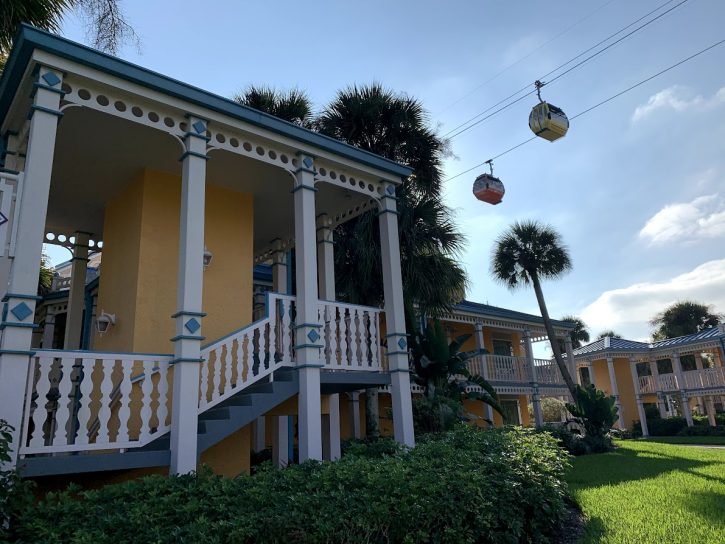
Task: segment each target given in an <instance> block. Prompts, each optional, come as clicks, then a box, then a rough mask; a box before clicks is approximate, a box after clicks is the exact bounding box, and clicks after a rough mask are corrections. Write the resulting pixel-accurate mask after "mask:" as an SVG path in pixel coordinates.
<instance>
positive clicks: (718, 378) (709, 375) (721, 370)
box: [682, 367, 725, 389]
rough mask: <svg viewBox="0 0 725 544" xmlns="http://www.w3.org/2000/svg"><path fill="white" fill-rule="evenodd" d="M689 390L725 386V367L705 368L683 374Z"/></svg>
mask: <svg viewBox="0 0 725 544" xmlns="http://www.w3.org/2000/svg"><path fill="white" fill-rule="evenodd" d="M682 375H683V378H684V379H685V387H686V388H687V389H707V388H711V387H723V386H725V367H714V368H703V369H702V370H690V371H688V372H683V373H682Z"/></svg>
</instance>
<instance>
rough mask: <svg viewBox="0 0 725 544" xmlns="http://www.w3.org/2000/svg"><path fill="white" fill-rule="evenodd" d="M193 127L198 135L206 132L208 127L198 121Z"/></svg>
mask: <svg viewBox="0 0 725 544" xmlns="http://www.w3.org/2000/svg"><path fill="white" fill-rule="evenodd" d="M191 126H192V127H194V130H195V131H196V133H197V134H201V133H202V132H206V125H205V124H204V123H202V122H201V121H197V122H196V123H194V124H193V125H191Z"/></svg>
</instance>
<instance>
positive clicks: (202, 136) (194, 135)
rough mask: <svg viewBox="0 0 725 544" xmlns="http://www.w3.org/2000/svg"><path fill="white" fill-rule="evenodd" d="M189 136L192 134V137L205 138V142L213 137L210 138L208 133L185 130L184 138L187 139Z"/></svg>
mask: <svg viewBox="0 0 725 544" xmlns="http://www.w3.org/2000/svg"><path fill="white" fill-rule="evenodd" d="M189 136H191V137H192V138H199V139H200V140H204V141H205V142H209V141H211V138H209V136H207V135H206V134H197V133H196V132H189V131H186V132H184V135H183V136H182V139H186V138H188V137H189Z"/></svg>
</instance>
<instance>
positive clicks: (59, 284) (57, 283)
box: [51, 276, 71, 291]
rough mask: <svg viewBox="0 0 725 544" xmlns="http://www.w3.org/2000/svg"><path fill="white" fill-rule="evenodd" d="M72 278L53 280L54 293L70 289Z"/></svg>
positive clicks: (56, 278)
mask: <svg viewBox="0 0 725 544" xmlns="http://www.w3.org/2000/svg"><path fill="white" fill-rule="evenodd" d="M70 282H71V278H70V276H68V277H67V278H61V277H60V276H58V277H55V278H53V284H52V286H51V289H52V290H53V291H60V290H61V289H70Z"/></svg>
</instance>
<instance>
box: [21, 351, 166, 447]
mask: <svg viewBox="0 0 725 544" xmlns="http://www.w3.org/2000/svg"><path fill="white" fill-rule="evenodd" d="M170 361H171V356H170V355H141V354H136V353H130V354H129V353H100V352H90V351H44V350H38V351H37V352H36V354H35V355H34V356H33V357H32V358H31V365H30V374H29V379H28V390H27V392H26V397H25V411H24V414H25V415H24V421H23V436H24V437H25V439H24V442H23V444H22V445H21V448H20V453H21V454H33V453H55V452H70V451H85V450H101V449H102V450H109V449H126V448H137V447H141V446H143V445H145V444H148V443H149V442H150V441H151V440H154V439H156V438H157V437H158V436H161V435H162V434H164V433H165V432H167V431H168V430H169V425H170V414H171V396H170V394H169V384H170V383H171V379H170V376H169V374H170V372H171V370H170V365H169V363H170Z"/></svg>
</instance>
